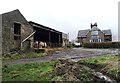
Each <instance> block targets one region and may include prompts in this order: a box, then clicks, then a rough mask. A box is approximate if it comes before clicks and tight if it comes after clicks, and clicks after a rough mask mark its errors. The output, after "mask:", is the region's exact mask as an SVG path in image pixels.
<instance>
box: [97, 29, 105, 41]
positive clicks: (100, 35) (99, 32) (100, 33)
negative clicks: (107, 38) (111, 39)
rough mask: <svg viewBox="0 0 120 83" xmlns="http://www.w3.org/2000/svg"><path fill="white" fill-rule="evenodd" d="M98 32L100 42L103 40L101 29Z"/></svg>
mask: <svg viewBox="0 0 120 83" xmlns="http://www.w3.org/2000/svg"><path fill="white" fill-rule="evenodd" d="M98 34H99V37H100V39H101V42H104V33H103V32H102V31H98Z"/></svg>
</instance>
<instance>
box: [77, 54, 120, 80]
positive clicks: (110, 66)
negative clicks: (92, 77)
mask: <svg viewBox="0 0 120 83" xmlns="http://www.w3.org/2000/svg"><path fill="white" fill-rule="evenodd" d="M119 58H120V56H119V55H114V56H113V55H112V56H100V57H96V58H90V59H85V60H80V61H79V63H82V64H86V65H88V66H89V67H92V68H94V69H95V70H97V71H99V72H102V73H104V74H106V75H108V76H110V77H111V78H114V79H116V80H118V79H119V76H118V73H120V70H119V69H118V61H119Z"/></svg>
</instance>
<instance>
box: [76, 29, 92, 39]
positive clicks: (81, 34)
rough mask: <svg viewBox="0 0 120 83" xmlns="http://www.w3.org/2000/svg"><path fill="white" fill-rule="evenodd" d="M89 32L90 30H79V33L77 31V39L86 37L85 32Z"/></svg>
mask: <svg viewBox="0 0 120 83" xmlns="http://www.w3.org/2000/svg"><path fill="white" fill-rule="evenodd" d="M89 30H90V29H86V30H79V31H78V37H86V35H87V32H88V31H89Z"/></svg>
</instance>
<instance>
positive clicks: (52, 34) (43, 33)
mask: <svg viewBox="0 0 120 83" xmlns="http://www.w3.org/2000/svg"><path fill="white" fill-rule="evenodd" d="M29 23H30V25H31V26H32V28H33V29H34V31H36V33H35V34H34V44H37V46H38V48H39V47H41V46H43V47H59V46H62V32H60V31H57V30H55V29H52V28H49V27H47V26H43V25H41V24H38V23H35V22H32V21H30V22H29ZM42 43H43V45H42Z"/></svg>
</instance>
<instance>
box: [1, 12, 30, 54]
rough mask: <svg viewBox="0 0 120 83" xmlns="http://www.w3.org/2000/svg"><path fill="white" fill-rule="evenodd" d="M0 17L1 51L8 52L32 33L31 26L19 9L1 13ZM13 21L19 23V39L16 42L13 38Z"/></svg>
mask: <svg viewBox="0 0 120 83" xmlns="http://www.w3.org/2000/svg"><path fill="white" fill-rule="evenodd" d="M2 18H3V19H2V27H3V30H2V31H3V32H2V35H3V53H8V52H9V51H10V50H12V49H15V47H16V45H19V44H20V43H21V41H22V40H23V39H25V38H26V37H27V36H29V35H30V34H31V33H32V28H31V26H30V25H29V23H28V22H27V20H26V19H25V18H24V16H23V15H22V14H21V13H20V12H19V10H14V11H12V12H8V13H5V14H2ZM14 23H19V24H21V39H20V41H19V42H18V43H17V44H15V40H14Z"/></svg>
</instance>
